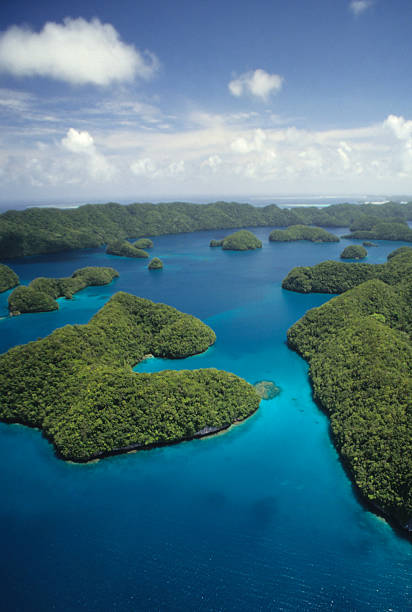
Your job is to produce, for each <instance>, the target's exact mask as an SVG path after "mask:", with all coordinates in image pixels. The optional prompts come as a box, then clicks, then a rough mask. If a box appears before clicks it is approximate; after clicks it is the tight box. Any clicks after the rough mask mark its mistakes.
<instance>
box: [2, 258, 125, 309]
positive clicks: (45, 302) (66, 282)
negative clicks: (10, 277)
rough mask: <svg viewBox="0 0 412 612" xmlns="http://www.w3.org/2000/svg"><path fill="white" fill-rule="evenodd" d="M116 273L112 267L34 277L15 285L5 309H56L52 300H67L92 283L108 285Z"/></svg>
mask: <svg viewBox="0 0 412 612" xmlns="http://www.w3.org/2000/svg"><path fill="white" fill-rule="evenodd" d="M118 276H119V273H118V272H117V270H115V269H114V268H105V267H92V266H90V267H87V268H80V269H79V270H76V271H75V272H73V274H72V275H71V276H69V277H67V278H45V277H38V278H35V279H34V280H32V281H31V283H30V284H29V286H28V287H25V286H21V287H17V289H15V290H14V291H13V292H12V293H11V294H10V295H9V310H10V312H11V313H12V314H17V313H27V312H47V311H50V310H57V309H58V308H59V305H58V303H57V302H56V299H57V298H59V297H66V298H67V299H71V297H72V296H73V294H74V293H77V292H78V291H80V290H81V289H85V288H86V287H91V286H96V285H108V284H109V283H110V282H111V281H112V280H113V279H114V278H116V277H118Z"/></svg>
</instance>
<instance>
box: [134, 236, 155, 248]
mask: <svg viewBox="0 0 412 612" xmlns="http://www.w3.org/2000/svg"><path fill="white" fill-rule="evenodd" d="M133 246H134V247H136V249H152V248H153V247H154V244H153V241H152V240H150V238H139V240H136V242H134V243H133Z"/></svg>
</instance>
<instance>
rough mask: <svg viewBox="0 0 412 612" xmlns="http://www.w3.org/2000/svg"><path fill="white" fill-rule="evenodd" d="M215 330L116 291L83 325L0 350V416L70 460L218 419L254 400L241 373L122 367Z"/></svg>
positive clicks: (188, 348)
mask: <svg viewBox="0 0 412 612" xmlns="http://www.w3.org/2000/svg"><path fill="white" fill-rule="evenodd" d="M215 339H216V336H215V334H214V332H213V330H212V329H210V328H209V327H208V326H207V325H205V324H204V323H202V322H201V321H200V320H199V319H196V318H195V317H193V316H191V315H188V314H184V313H181V312H179V311H178V310H176V309H175V308H172V307H171V306H166V305H165V304H155V303H153V302H151V301H149V300H146V299H143V298H138V297H135V296H133V295H129V294H127V293H123V292H120V293H117V294H115V295H114V296H113V297H112V298H111V299H110V300H109V302H108V303H107V304H106V305H105V306H103V308H102V309H101V310H100V311H99V312H98V313H97V314H96V315H95V316H94V317H93V318H92V319H91V320H90V322H89V323H88V324H87V325H66V326H65V327H63V328H60V329H57V330H56V331H54V332H53V333H52V334H51V335H50V336H47V337H46V338H44V339H42V340H38V341H36V342H30V343H29V344H26V345H23V346H17V347H15V348H12V349H10V350H9V351H8V352H7V353H5V354H3V355H1V356H0V419H1V420H2V421H5V422H8V423H21V424H24V425H29V426H31V427H39V428H40V429H41V430H42V431H43V433H44V435H45V436H46V437H47V438H48V439H49V440H50V441H51V442H52V443H53V444H54V446H55V448H56V451H57V454H58V456H59V457H61V458H63V459H66V460H69V459H70V460H72V461H77V462H84V461H89V460H91V459H93V458H97V457H104V456H107V455H111V454H115V453H120V452H127V451H129V450H132V449H143V448H150V447H152V446H156V445H163V444H171V443H175V442H179V441H181V440H187V439H191V438H195V437H200V436H202V435H207V434H210V433H213V432H215V431H219V430H221V429H226V428H227V427H229V426H230V424H232V423H235V422H236V421H241V420H243V419H245V418H247V417H248V416H250V415H251V414H252V413H253V412H255V411H256V410H257V408H258V406H259V402H260V397H259V395H258V394H257V393H256V391H255V389H254V388H253V386H252V385H249V384H248V383H247V382H246V381H244V380H243V379H241V378H238V377H237V376H235V375H234V374H231V373H228V372H224V371H219V370H215V369H204V370H195V371H185V370H184V371H171V370H165V371H164V372H159V373H156V374H138V373H135V372H133V371H132V369H131V367H132V366H133V365H135V364H136V363H138V362H139V361H141V360H142V359H143V358H144V356H145V355H147V354H149V353H150V354H152V355H154V356H156V357H167V358H169V359H181V358H184V357H188V356H189V355H193V354H196V353H200V352H203V351H205V350H206V349H207V348H208V347H209V346H210V345H211V344H213V343H214V342H215Z"/></svg>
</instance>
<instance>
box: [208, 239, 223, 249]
mask: <svg viewBox="0 0 412 612" xmlns="http://www.w3.org/2000/svg"><path fill="white" fill-rule="evenodd" d="M222 244H223V238H222V240H214V239H212V240H211V241H210V243H209V246H211V247H221V246H222Z"/></svg>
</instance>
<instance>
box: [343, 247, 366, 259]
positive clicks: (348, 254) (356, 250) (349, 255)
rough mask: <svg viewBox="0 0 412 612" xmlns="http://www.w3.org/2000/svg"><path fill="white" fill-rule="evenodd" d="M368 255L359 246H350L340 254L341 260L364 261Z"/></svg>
mask: <svg viewBox="0 0 412 612" xmlns="http://www.w3.org/2000/svg"><path fill="white" fill-rule="evenodd" d="M367 254H368V251H367V250H366V249H365V247H363V246H361V245H360V244H350V245H349V246H347V247H345V248H344V249H343V251H342V253H341V254H340V256H341V259H364V258H365V257H366V256H367Z"/></svg>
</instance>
